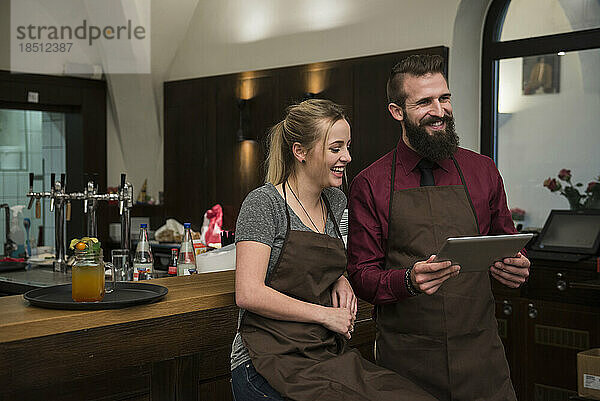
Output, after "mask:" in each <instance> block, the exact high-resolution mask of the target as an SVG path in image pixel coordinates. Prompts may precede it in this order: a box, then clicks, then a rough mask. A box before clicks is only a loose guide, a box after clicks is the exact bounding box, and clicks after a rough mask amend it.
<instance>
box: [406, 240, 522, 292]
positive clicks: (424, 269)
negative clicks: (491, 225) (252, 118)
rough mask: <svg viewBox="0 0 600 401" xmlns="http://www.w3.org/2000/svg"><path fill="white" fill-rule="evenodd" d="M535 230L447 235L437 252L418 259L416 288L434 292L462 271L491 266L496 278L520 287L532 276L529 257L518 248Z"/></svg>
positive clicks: (414, 272)
mask: <svg viewBox="0 0 600 401" xmlns="http://www.w3.org/2000/svg"><path fill="white" fill-rule="evenodd" d="M532 237H533V234H513V235H495V236H477V237H457V238H448V239H446V241H445V242H444V245H443V246H442V248H441V249H440V251H439V252H438V253H437V256H436V255H431V256H430V257H429V259H427V260H426V261H421V262H417V263H415V265H414V266H413V267H412V268H411V271H410V280H411V284H412V286H413V288H414V289H415V290H417V291H420V292H424V293H426V294H428V295H431V294H434V293H435V292H436V291H437V290H438V289H439V288H440V286H441V285H442V283H443V282H444V281H446V280H447V279H449V278H450V277H454V276H456V275H458V273H459V271H463V272H465V273H468V272H481V271H487V270H489V271H490V273H491V274H492V277H494V278H495V279H496V280H498V281H499V282H500V283H502V284H504V285H506V286H508V287H511V288H518V287H519V286H521V285H522V284H523V283H524V282H525V281H526V280H527V277H528V276H529V266H530V262H529V260H528V259H527V258H526V257H525V256H524V255H523V254H521V252H519V251H520V250H521V249H523V247H524V246H525V244H527V242H528V241H529V240H530V239H531V238H532Z"/></svg>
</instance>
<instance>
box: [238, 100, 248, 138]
mask: <svg viewBox="0 0 600 401" xmlns="http://www.w3.org/2000/svg"><path fill="white" fill-rule="evenodd" d="M247 104H248V100H246V99H238V100H237V107H238V111H239V114H240V126H239V128H238V130H237V132H236V138H237V141H238V142H242V141H245V140H246V139H250V138H248V137H247V136H248V132H247V131H248V129H247V128H246V129H244V127H248V125H249V123H250V113H249V111H248V107H247Z"/></svg>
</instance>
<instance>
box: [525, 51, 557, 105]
mask: <svg viewBox="0 0 600 401" xmlns="http://www.w3.org/2000/svg"><path fill="white" fill-rule="evenodd" d="M522 88H523V95H537V94H540V93H558V92H559V89H560V57H559V56H558V55H556V54H551V55H543V56H531V57H523V85H522Z"/></svg>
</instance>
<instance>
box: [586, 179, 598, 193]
mask: <svg viewBox="0 0 600 401" xmlns="http://www.w3.org/2000/svg"><path fill="white" fill-rule="evenodd" d="M598 184H599V183H597V182H594V181H592V182H590V183H588V186H587V189H586V190H585V192H592V190H593V189H594V187H595V186H596V185H598Z"/></svg>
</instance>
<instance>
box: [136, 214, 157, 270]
mask: <svg viewBox="0 0 600 401" xmlns="http://www.w3.org/2000/svg"><path fill="white" fill-rule="evenodd" d="M153 265H154V258H153V257H152V249H150V242H149V241H148V225H147V224H140V238H139V241H138V244H137V248H136V250H135V257H134V258H133V281H138V280H148V279H150V278H151V274H152V271H153Z"/></svg>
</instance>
